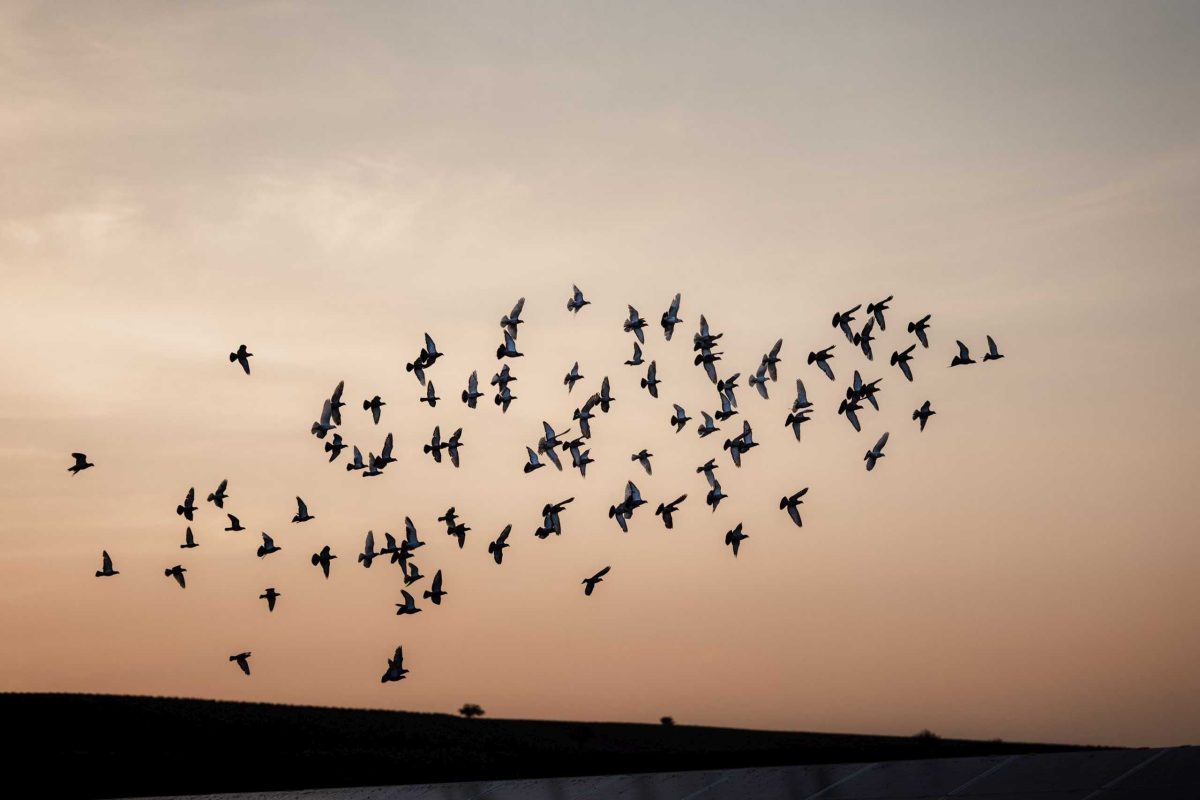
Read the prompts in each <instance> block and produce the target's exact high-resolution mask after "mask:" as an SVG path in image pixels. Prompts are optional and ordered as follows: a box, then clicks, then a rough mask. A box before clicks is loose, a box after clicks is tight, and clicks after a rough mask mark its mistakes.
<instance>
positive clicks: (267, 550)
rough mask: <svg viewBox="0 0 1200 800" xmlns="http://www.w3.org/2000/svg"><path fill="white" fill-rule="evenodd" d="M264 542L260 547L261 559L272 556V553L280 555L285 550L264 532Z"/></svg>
mask: <svg viewBox="0 0 1200 800" xmlns="http://www.w3.org/2000/svg"><path fill="white" fill-rule="evenodd" d="M262 540H263V543H262V544H260V545H259V546H258V557H259V558H265V557H266V556H269V555H271V553H278V552H279V551H280V550H282V549H283V548H282V547H280V546H279V545H277V544H275V540H274V539H272V538H271V536H270V534H268V533H267V532H266V531H263V535H262Z"/></svg>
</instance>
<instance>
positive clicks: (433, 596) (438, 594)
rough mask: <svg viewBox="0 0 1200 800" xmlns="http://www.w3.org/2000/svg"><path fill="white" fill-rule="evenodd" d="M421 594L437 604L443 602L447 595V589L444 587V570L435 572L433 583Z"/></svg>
mask: <svg viewBox="0 0 1200 800" xmlns="http://www.w3.org/2000/svg"><path fill="white" fill-rule="evenodd" d="M421 596H422V597H423V598H424V599H426V600H428V601H430V602H431V603H433V604H434V605H435V606H440V605H441V604H442V598H443V597H445V596H446V591H445V590H444V589H442V571H441V570H440V569H439V570H438V571H437V572H436V573H434V575H433V583H432V584H431V585H430V587H429V588H428V589H426V590H425V591H424V592H423V593H422V595H421Z"/></svg>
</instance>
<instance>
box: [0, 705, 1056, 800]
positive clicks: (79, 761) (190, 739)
mask: <svg viewBox="0 0 1200 800" xmlns="http://www.w3.org/2000/svg"><path fill="white" fill-rule="evenodd" d="M0 719H2V720H4V723H5V728H6V730H8V731H9V732H10V734H11V736H12V738H11V742H12V743H11V744H9V745H8V746H7V747H6V749H7V750H8V751H9V752H8V753H6V755H7V756H8V757H7V758H6V759H5V761H6V762H7V763H8V764H9V765H10V766H9V770H8V778H9V780H10V781H11V780H13V779H16V780H18V781H19V782H20V783H25V781H26V780H36V781H37V782H38V783H37V784H36V785H40V786H43V787H47V788H48V789H49V788H51V787H53V794H54V796H61V797H133V796H138V795H165V794H171V795H177V794H199V793H206V792H234V791H262V790H281V789H301V788H323V787H336V786H380V785H393V784H409V783H433V782H442V781H468V780H488V779H514V778H541V777H559V776H571V775H615V774H624V773H639V772H666V771H681V770H699V769H707V770H712V769H728V768H734V767H761V766H776V765H789V764H835V763H847V762H871V761H896V760H908V759H924V758H950V757H964V756H985V755H1007V754H1013V753H1034V752H1054V751H1066V750H1075V749H1079V748H1076V747H1072V746H1067V745H1045V744H1024V743H1014V742H1000V741H986V742H984V741H971V740H959V739H935V738H930V737H895V736H860V735H847V734H830V733H779V732H773V731H747V730H734V729H729V728H701V727H693V726H690V725H677V726H674V727H664V726H661V725H640V724H629V723H610V722H588V723H574V722H543V721H525V720H504V719H486V718H485V719H475V720H464V719H459V718H457V717H453V716H449V715H445V714H417V713H411V712H403V711H363V710H357V709H343V708H318V707H313V706H282V705H268V704H262V703H230V702H221V701H212V700H180V699H173V698H158V697H121V696H112V695H70V694H0Z"/></svg>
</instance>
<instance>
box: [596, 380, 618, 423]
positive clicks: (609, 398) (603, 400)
mask: <svg viewBox="0 0 1200 800" xmlns="http://www.w3.org/2000/svg"><path fill="white" fill-rule="evenodd" d="M599 397H600V401H599V405H600V413H601V414H607V413H608V411H609V409H610V408H612V404H613V403H615V402H616V401H617V398H615V397H613V395H612V389H611V387H610V386H609V383H608V376H607V375H605V376H604V379H603V380H601V381H600V394H599Z"/></svg>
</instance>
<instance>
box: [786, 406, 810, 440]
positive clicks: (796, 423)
mask: <svg viewBox="0 0 1200 800" xmlns="http://www.w3.org/2000/svg"><path fill="white" fill-rule="evenodd" d="M809 413H810V412H809V411H808V410H807V409H806V410H804V411H798V412H797V411H792V412H789V413H788V415H787V419H786V420H784V423H783V424H784V427H788V426H791V429H792V434H793V435H795V437H796V441H797V442H798V441H800V426H801V425H803V424H804V423H806V422H808V421H810V420H811V419H812V417H810V416H808V415H809Z"/></svg>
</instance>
